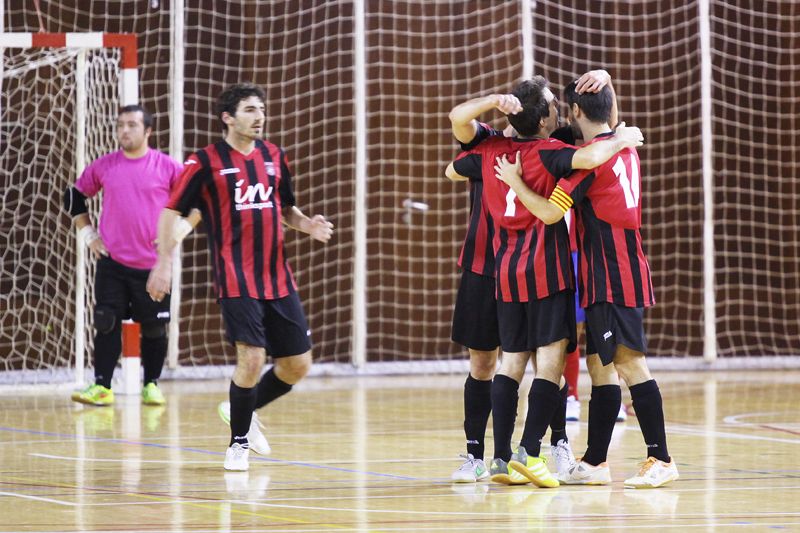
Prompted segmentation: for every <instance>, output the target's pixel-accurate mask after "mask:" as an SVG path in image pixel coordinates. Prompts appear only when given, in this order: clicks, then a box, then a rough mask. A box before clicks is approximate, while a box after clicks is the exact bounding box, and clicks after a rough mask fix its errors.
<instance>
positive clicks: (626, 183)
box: [613, 157, 639, 209]
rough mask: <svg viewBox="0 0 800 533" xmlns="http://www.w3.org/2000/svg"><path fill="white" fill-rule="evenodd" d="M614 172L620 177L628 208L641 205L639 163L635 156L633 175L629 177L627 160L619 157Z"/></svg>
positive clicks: (632, 167)
mask: <svg viewBox="0 0 800 533" xmlns="http://www.w3.org/2000/svg"><path fill="white" fill-rule="evenodd" d="M613 170H614V174H616V175H617V178H619V184H620V186H621V187H622V191H623V192H624V193H625V205H627V206H628V209H630V208H632V207H636V206H638V205H639V165H638V164H637V162H636V160H635V159H634V158H631V177H630V179H628V169H627V167H625V161H623V160H622V158H621V157H617V160H616V162H614V166H613Z"/></svg>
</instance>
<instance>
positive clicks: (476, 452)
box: [445, 125, 502, 483]
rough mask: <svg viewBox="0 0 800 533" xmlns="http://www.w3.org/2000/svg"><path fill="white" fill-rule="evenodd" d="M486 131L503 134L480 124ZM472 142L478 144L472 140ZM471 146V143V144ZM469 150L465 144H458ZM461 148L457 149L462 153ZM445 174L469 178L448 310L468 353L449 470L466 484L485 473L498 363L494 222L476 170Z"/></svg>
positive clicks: (456, 178) (455, 178) (455, 335)
mask: <svg viewBox="0 0 800 533" xmlns="http://www.w3.org/2000/svg"><path fill="white" fill-rule="evenodd" d="M483 131H484V132H485V133H486V134H487V135H501V134H502V132H500V131H498V130H495V129H493V128H490V127H489V126H487V125H483ZM475 142H479V139H476V141H475ZM473 144H474V143H473ZM461 148H462V150H469V149H470V148H471V146H470V145H465V144H462V145H461ZM464 153H465V152H462V154H464ZM445 175H446V176H447V177H448V178H449V179H451V180H453V181H464V180H465V179H468V180H469V196H470V216H469V225H468V227H467V234H466V236H465V237H464V244H463V246H462V247H461V253H460V254H459V257H458V266H459V267H461V281H460V283H459V285H458V292H457V294H456V304H455V307H454V309H453V328H452V335H451V338H452V339H453V341H454V342H457V343H458V344H461V345H462V346H465V347H466V348H467V350H468V351H469V375H468V376H467V379H466V381H465V382H464V435H465V437H466V439H467V454H466V456H465V461H464V463H463V464H462V465H461V466H460V467H459V468H458V469H457V470H456V471H455V472H453V474H452V476H451V478H452V480H453V481H455V482H457V483H469V482H475V481H479V480H481V479H485V478H487V477H489V471H488V469H487V468H486V465H485V463H484V461H483V456H484V449H485V448H484V440H485V438H486V425H487V423H488V421H489V414H491V411H492V397H491V386H492V377H493V376H494V371H495V368H496V367H497V356H498V347H499V346H500V336H499V335H500V334H499V332H498V330H497V302H496V300H495V295H494V294H495V283H494V250H493V249H492V234H493V231H494V226H493V224H492V221H491V217H490V215H489V213H488V211H487V209H486V206H485V204H484V202H483V178H482V176H481V173H480V170H478V171H477V172H475V173H471V174H463V175H459V174H457V173H456V172H455V171H454V169H453V163H450V164H449V165H448V166H447V169H446V171H445Z"/></svg>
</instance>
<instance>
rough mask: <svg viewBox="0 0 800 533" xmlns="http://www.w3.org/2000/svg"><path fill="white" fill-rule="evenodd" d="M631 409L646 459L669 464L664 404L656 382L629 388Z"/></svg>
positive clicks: (652, 380)
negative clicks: (644, 449)
mask: <svg viewBox="0 0 800 533" xmlns="http://www.w3.org/2000/svg"><path fill="white" fill-rule="evenodd" d="M630 391H631V400H632V402H633V409H634V410H635V411H636V419H637V420H638V421H639V427H640V428H641V430H642V436H643V437H644V443H645V445H646V446H647V455H648V457H655V458H656V459H658V460H660V461H665V462H667V463H668V462H669V461H670V457H669V452H668V451H667V430H666V429H665V428H664V402H663V400H662V399H661V391H660V390H659V389H658V384H657V383H656V380H654V379H651V380H650V381H645V382H644V383H639V384H638V385H634V386H633V387H630Z"/></svg>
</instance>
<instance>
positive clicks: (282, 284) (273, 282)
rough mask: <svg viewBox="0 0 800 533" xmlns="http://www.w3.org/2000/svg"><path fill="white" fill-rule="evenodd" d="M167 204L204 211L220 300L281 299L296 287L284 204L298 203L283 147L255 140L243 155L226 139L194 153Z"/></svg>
mask: <svg viewBox="0 0 800 533" xmlns="http://www.w3.org/2000/svg"><path fill="white" fill-rule="evenodd" d="M184 165H185V167H184V171H183V174H182V175H181V178H180V181H179V182H178V185H177V187H176V188H175V190H174V191H173V193H172V195H171V197H170V200H169V203H168V204H167V208H169V209H173V210H176V211H179V212H180V213H181V214H182V215H184V216H185V215H186V214H188V213H189V211H190V210H191V209H192V208H193V207H197V208H199V209H200V211H201V212H202V214H203V221H204V222H205V224H206V229H207V231H208V245H209V251H210V256H211V265H212V270H213V272H214V280H215V282H216V289H217V296H218V298H236V297H240V296H247V297H250V298H256V299H259V300H274V299H277V298H282V297H284V296H286V295H288V294H290V293H291V292H292V291H294V290H296V289H297V285H296V284H295V281H294V277H293V276H292V271H291V269H290V268H289V264H288V262H287V260H286V254H285V251H284V242H283V227H282V224H281V210H282V209H285V208H290V207H291V206H293V205H294V204H295V198H294V192H293V191H292V174H291V172H290V170H289V166H288V164H287V161H286V155H285V154H284V152H283V150H282V149H281V148H280V147H278V146H276V145H274V144H272V143H270V142H269V141H263V142H262V141H260V140H257V141H256V144H255V149H254V150H253V151H252V152H250V153H249V154H247V155H245V154H242V153H241V152H239V151H237V150H235V149H234V148H233V147H231V146H230V145H229V144H228V143H227V142H225V141H219V142H217V143H214V144H211V145H208V146H206V147H205V148H203V149H202V150H199V151H197V152H195V153H194V154H192V155H191V156H190V157H189V159H188V160H187V161H186V162H185V163H184Z"/></svg>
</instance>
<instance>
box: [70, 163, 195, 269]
mask: <svg viewBox="0 0 800 533" xmlns="http://www.w3.org/2000/svg"><path fill="white" fill-rule="evenodd" d="M182 170H183V165H181V164H180V163H178V162H177V161H175V160H174V159H172V158H171V157H169V156H168V155H166V154H163V153H161V152H159V151H158V150H153V149H152V148H150V149H148V150H147V154H145V155H144V156H142V157H140V158H138V159H128V158H127V157H125V154H124V153H123V152H122V150H119V151H117V152H113V153H110V154H108V155H105V156H103V157H100V158H98V159H96V160H95V161H94V162H92V164H91V165H89V166H88V167H86V169H85V170H84V171H83V174H81V177H80V178H79V179H78V181H77V182H76V183H75V188H76V189H78V190H79V191H81V192H82V193H83V194H84V195H86V196H88V197H91V196H94V195H95V194H97V193H98V192H99V191H100V190H101V189H102V190H103V211H102V213H101V215H100V237H101V238H102V239H103V243H104V244H105V245H106V248H107V249H108V253H109V255H110V256H111V258H112V259H113V260H114V261H117V262H118V263H122V264H123V265H125V266H128V267H131V268H140V269H145V270H149V269H151V268H153V266H154V265H155V264H156V256H157V254H156V245H155V244H154V241H155V240H156V236H157V226H158V217H159V215H160V214H161V210H162V209H164V207H165V206H166V205H167V200H169V193H170V191H171V190H172V186H173V185H174V184H175V183H176V182H177V181H178V178H179V177H180V175H181V171H182Z"/></svg>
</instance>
